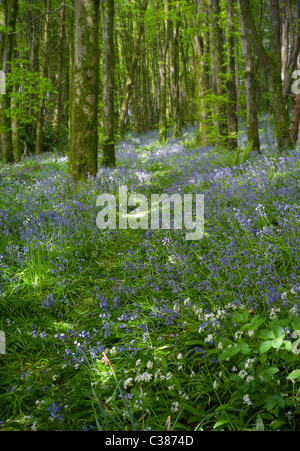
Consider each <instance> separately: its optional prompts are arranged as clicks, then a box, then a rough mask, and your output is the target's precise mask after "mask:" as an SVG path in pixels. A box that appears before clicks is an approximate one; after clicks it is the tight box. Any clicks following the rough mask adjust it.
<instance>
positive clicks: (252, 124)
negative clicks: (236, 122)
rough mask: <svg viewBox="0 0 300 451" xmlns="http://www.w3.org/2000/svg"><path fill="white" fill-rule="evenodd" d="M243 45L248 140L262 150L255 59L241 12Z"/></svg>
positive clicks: (254, 148) (255, 147)
mask: <svg viewBox="0 0 300 451" xmlns="http://www.w3.org/2000/svg"><path fill="white" fill-rule="evenodd" d="M239 19H240V34H241V46H242V52H243V57H244V62H245V87H246V104H247V138H248V142H249V143H250V142H252V145H253V150H257V151H258V152H260V142H259V131H258V116H257V103H256V90H255V77H254V61H253V56H252V50H251V46H250V44H249V41H248V39H247V37H246V31H245V26H244V21H243V19H242V17H241V14H239Z"/></svg>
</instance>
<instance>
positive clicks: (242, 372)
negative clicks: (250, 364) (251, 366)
mask: <svg viewBox="0 0 300 451" xmlns="http://www.w3.org/2000/svg"><path fill="white" fill-rule="evenodd" d="M239 376H240V378H241V379H244V377H246V376H247V371H245V370H241V371H240V372H239Z"/></svg>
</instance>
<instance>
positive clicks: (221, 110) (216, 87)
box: [210, 0, 228, 144]
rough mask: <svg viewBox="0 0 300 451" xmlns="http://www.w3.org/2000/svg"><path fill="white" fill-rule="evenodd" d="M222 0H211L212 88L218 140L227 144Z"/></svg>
mask: <svg viewBox="0 0 300 451" xmlns="http://www.w3.org/2000/svg"><path fill="white" fill-rule="evenodd" d="M220 12H221V9H220V0H210V44H211V47H210V48H211V62H212V67H211V69H212V89H213V94H215V96H216V102H215V122H216V127H217V135H218V141H219V143H220V144H224V143H225V144H227V136H228V127H227V109H226V100H224V97H226V88H225V75H226V69H225V63H224V55H223V52H224V47H225V46H224V39H223V32H222V29H221V26H220V20H221V18H220Z"/></svg>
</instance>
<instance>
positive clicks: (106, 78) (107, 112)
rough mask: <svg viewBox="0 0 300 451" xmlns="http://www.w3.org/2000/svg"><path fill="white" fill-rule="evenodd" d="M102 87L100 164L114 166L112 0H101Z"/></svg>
mask: <svg viewBox="0 0 300 451" xmlns="http://www.w3.org/2000/svg"><path fill="white" fill-rule="evenodd" d="M103 18H104V24H103V87H104V99H103V100H104V118H103V132H104V135H105V140H104V143H103V144H102V152H103V159H102V166H106V167H109V166H115V164H116V158H115V135H114V133H115V128H114V119H115V113H114V99H115V94H114V92H115V80H114V0H103Z"/></svg>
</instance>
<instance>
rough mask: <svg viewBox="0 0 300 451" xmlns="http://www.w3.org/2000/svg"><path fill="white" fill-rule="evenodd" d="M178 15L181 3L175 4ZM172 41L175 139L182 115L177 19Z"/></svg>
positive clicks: (179, 132) (179, 134)
mask: <svg viewBox="0 0 300 451" xmlns="http://www.w3.org/2000/svg"><path fill="white" fill-rule="evenodd" d="M174 7H175V10H176V15H178V14H179V2H178V1H176V2H175V5H174ZM172 28H173V30H172V32H173V33H172V39H171V41H170V42H171V74H170V75H171V94H172V100H173V108H172V110H173V119H174V131H173V138H179V137H180V136H181V114H180V90H179V43H178V40H179V20H178V17H176V19H175V22H174V24H173V27H172Z"/></svg>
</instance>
